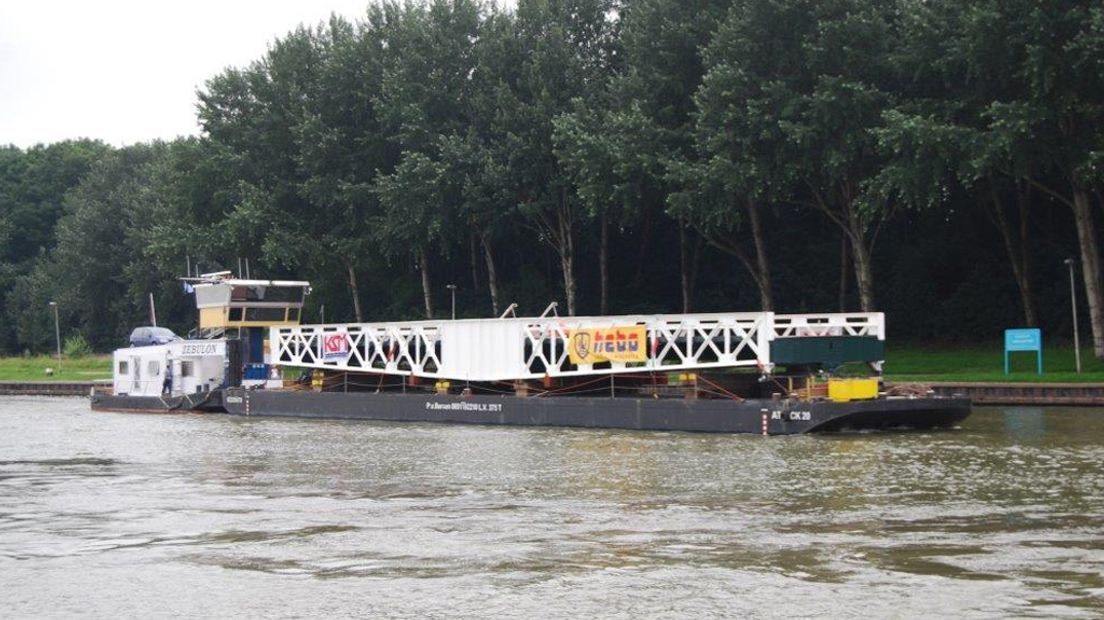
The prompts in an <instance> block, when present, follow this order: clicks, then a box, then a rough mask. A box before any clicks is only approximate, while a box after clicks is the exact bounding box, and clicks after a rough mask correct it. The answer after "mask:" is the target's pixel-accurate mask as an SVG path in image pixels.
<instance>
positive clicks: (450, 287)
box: [445, 284, 456, 321]
mask: <svg viewBox="0 0 1104 620" xmlns="http://www.w3.org/2000/svg"><path fill="white" fill-rule="evenodd" d="M445 288H447V289H448V290H449V293H451V294H452V320H453V321H455V320H456V285H455V284H447V285H445Z"/></svg>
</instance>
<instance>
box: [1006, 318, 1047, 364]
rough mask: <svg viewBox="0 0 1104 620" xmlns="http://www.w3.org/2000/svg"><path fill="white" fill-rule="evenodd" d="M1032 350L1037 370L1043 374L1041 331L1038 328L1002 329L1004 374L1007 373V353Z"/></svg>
mask: <svg viewBox="0 0 1104 620" xmlns="http://www.w3.org/2000/svg"><path fill="white" fill-rule="evenodd" d="M1017 351H1029V352H1030V351H1034V352H1035V366H1036V370H1037V372H1038V373H1039V374H1040V375H1041V374H1043V332H1042V330H1040V329H1038V328H1032V329H1006V330H1004V374H1006V375H1007V374H1008V354H1009V353H1014V352H1017Z"/></svg>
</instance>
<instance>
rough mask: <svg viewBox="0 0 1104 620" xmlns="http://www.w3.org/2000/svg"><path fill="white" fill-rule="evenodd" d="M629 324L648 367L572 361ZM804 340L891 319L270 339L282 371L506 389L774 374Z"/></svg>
mask: <svg viewBox="0 0 1104 620" xmlns="http://www.w3.org/2000/svg"><path fill="white" fill-rule="evenodd" d="M633 326H643V327H644V328H645V329H646V333H647V338H648V351H647V355H646V357H645V360H644V361H640V362H605V363H602V364H578V365H576V364H572V363H571V358H570V354H569V350H568V346H569V343H570V338H571V334H572V332H573V331H574V330H577V329H582V328H612V327H619V328H624V327H633ZM808 336H873V337H877V338H878V339H884V338H885V318H884V316H883V315H882V314H881V313H857V314H800V315H799V314H786V315H781V314H779V315H776V314H774V313H772V312H745V313H718V314H671V315H626V316H601V317H537V318H505V319H475V320H460V321H413V322H395V323H353V324H343V325H302V326H297V327H273V328H271V333H270V339H271V340H270V341H271V345H272V357H271V361H272V363H274V364H279V365H286V366H300V367H308V368H323V369H333V370H342V371H348V372H371V373H382V374H389V375H415V376H419V377H426V378H431V379H433V378H438V379H459V380H469V381H505V380H513V379H539V378H542V377H546V376H547V377H567V376H575V375H589V374H609V373H627V372H650V371H663V372H668V371H679V370H698V369H707V368H731V367H741V366H743V367H757V368H759V369H760V370H761V371H762V372H765V373H769V372H770V371H771V369H772V364H771V357H770V342H771V341H772V340H774V339H776V338H793V337H808ZM327 342H329V343H331V344H332V345H333V346H330V347H327Z"/></svg>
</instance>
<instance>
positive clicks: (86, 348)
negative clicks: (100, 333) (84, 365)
mask: <svg viewBox="0 0 1104 620" xmlns="http://www.w3.org/2000/svg"><path fill="white" fill-rule="evenodd" d="M89 355H92V345H90V344H88V341H87V340H85V339H84V336H82V335H80V334H77V335H76V336H72V337H69V338H66V339H65V357H68V358H72V359H79V358H82V357H86V356H89Z"/></svg>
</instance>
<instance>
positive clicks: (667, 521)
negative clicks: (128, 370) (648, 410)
mask: <svg viewBox="0 0 1104 620" xmlns="http://www.w3.org/2000/svg"><path fill="white" fill-rule="evenodd" d="M1102 575H1104V411H1102V410H1092V409H1059V408H1053V409H1041V408H1003V409H1001V408H988V409H978V410H977V411H976V412H975V413H974V415H973V416H972V417H971V418H970V419H968V420H967V421H966V422H965V423H964V424H963V427H962V428H961V429H958V430H954V431H943V432H923V433H897V434H877V433H875V434H848V435H835V436H805V437H771V438H763V437H757V436H731V435H701V434H686V433H652V432H634V431H594V430H571V429H532V428H491V427H477V426H437V425H425V424H382V423H379V424H377V423H366V422H324V421H306V420H302V421H301V420H258V419H244V418H234V417H229V416H218V415H195V414H174V415H137V414H113V413H92V412H90V411H88V403H87V401H86V400H84V399H65V398H52V399H51V398H20V397H9V398H0V609H2V610H3V615H4V617H6V618H23V617H62V618H64V617H78V616H79V617H117V616H119V617H143V618H159V617H178V616H194V617H211V616H213V617H223V618H237V617H240V618H257V617H267V618H305V617H351V616H356V617H381V618H427V617H428V618H433V617H481V618H482V617H522V618H538V617H539V618H549V617H551V618H576V617H608V618H639V617H657V618H686V617H719V616H729V617H751V618H756V617H793V616H798V617H824V618H840V617H897V618H916V617H932V618H935V617H963V618H970V617H975V618H993V617H1013V616H1016V617H1071V618H1076V617H1100V616H1101V614H1104V576H1102Z"/></svg>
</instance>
